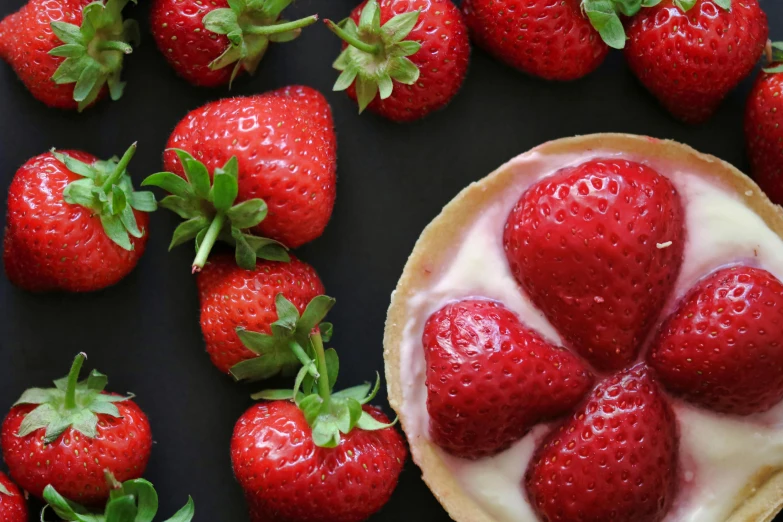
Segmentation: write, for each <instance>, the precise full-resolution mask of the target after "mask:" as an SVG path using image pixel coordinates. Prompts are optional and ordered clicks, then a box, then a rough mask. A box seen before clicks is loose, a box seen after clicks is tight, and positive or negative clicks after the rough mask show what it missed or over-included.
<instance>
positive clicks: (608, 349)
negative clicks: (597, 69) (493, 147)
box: [384, 134, 783, 522]
mask: <svg viewBox="0 0 783 522" xmlns="http://www.w3.org/2000/svg"><path fill="white" fill-rule="evenodd" d="M782 236H783V209H781V208H780V207H777V206H774V205H773V204H771V203H770V202H769V200H768V199H767V197H766V196H765V195H764V194H763V193H762V192H761V191H760V190H759V188H758V187H757V186H756V185H755V184H754V183H753V182H752V181H751V180H750V179H749V178H747V177H746V176H744V175H743V174H742V173H740V172H739V171H738V170H736V169H735V168H733V167H732V166H730V165H728V164H727V163H725V162H722V161H721V160H719V159H717V158H714V157H711V156H707V155H703V154H699V153H698V152H696V151H694V150H693V149H691V148H689V147H686V146H684V145H680V144H678V143H674V142H670V141H661V140H657V139H653V138H646V137H638V136H630V135H621V134H599V135H592V136H583V137H577V138H568V139H563V140H557V141H553V142H550V143H546V144H544V145H542V146H540V147H537V148H535V149H533V150H532V151H530V152H528V153H526V154H523V155H521V156H519V157H517V158H515V159H513V160H512V161H510V162H509V163H507V164H506V165H504V166H502V167H501V168H500V169H498V170H497V171H495V172H494V173H492V174H491V175H489V176H488V177H486V178H484V179H483V180H481V181H479V182H477V183H474V184H472V185H471V186H469V187H468V188H466V189H465V190H464V191H463V192H462V193H460V194H459V195H458V196H457V197H456V198H455V199H454V200H453V201H452V202H451V203H449V205H447V206H446V208H445V209H444V210H443V212H442V213H441V214H440V215H439V216H438V217H437V218H436V219H435V220H434V221H433V222H432V223H431V224H430V225H429V226H428V227H427V228H426V229H425V231H424V232H423V233H422V235H421V237H420V239H419V241H418V243H417V244H416V247H415V248H414V250H413V253H412V254H411V257H410V259H409V261H408V263H407V265H406V267H405V271H404V273H403V275H402V278H401V279H400V282H399V284H398V287H397V289H396V291H395V292H394V295H393V297H392V303H391V308H390V310H389V316H388V320H387V325H386V335H385V340H384V345H385V360H386V372H387V380H388V386H389V398H390V402H391V405H392V406H393V407H394V409H395V410H396V411H397V413H398V414H399V417H400V420H401V423H402V426H403V428H404V430H405V432H406V434H407V436H408V439H409V441H410V445H411V451H412V454H413V457H414V460H415V461H416V463H417V464H418V465H419V466H420V467H421V469H422V472H423V477H424V480H425V481H426V482H427V484H428V485H429V487H430V488H431V489H432V491H433V492H434V494H435V495H436V496H437V498H438V499H439V500H440V502H441V503H442V504H443V506H444V507H445V508H446V510H447V511H448V512H449V514H450V515H451V516H452V518H454V519H455V520H457V521H458V522H490V521H496V522H536V521H545V522H556V521H557V522H608V521H615V522H658V521H665V522H721V521H727V522H768V521H770V520H772V519H773V518H774V516H775V514H776V513H777V512H778V511H780V509H781V507H783V283H781V280H783V239H781V237H782Z"/></svg>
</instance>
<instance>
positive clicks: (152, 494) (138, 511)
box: [41, 470, 195, 522]
mask: <svg viewBox="0 0 783 522" xmlns="http://www.w3.org/2000/svg"><path fill="white" fill-rule="evenodd" d="M105 475H106V481H107V483H108V484H109V486H110V487H111V493H110V495H109V500H108V502H107V503H106V508H105V510H104V512H103V513H102V514H93V513H91V512H90V511H89V510H88V509H87V508H85V507H84V506H80V505H79V504H76V503H75V502H71V501H70V500H68V499H66V498H64V497H63V496H62V495H60V494H59V493H58V492H57V491H56V490H55V489H54V487H52V486H51V485H49V486H46V488H45V489H44V492H43V497H44V500H45V501H46V503H47V505H46V507H44V508H43V510H42V511H41V521H42V522H43V521H45V516H46V510H47V509H49V508H51V510H52V511H54V513H55V514H56V515H57V516H58V517H60V518H61V519H62V520H65V521H74V522H153V520H154V518H155V515H156V514H157V512H158V494H157V492H156V491H155V488H154V487H153V485H152V484H151V483H150V482H148V481H146V480H144V479H134V480H127V481H125V482H123V483H119V482H118V481H117V479H115V478H114V475H112V474H111V473H110V472H109V471H108V470H107V471H105ZM194 514H195V506H194V504H193V499H192V498H190V497H188V502H187V504H185V506H184V507H183V508H182V509H180V510H179V511H177V513H176V514H175V515H174V516H173V517H171V518H169V519H168V520H167V521H165V522H190V521H191V520H193V515H194Z"/></svg>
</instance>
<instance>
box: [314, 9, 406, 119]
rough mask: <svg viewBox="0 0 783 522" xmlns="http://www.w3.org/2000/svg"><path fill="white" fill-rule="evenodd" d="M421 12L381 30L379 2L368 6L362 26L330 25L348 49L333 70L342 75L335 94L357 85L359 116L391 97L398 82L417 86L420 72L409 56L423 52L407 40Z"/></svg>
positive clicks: (347, 22)
mask: <svg viewBox="0 0 783 522" xmlns="http://www.w3.org/2000/svg"><path fill="white" fill-rule="evenodd" d="M419 14H420V11H410V12H407V13H402V14H399V15H397V16H395V17H394V18H392V19H391V20H389V21H388V22H386V23H385V24H383V26H381V10H380V8H379V7H378V2H377V1H376V0H370V1H369V2H367V4H366V5H365V6H364V9H363V10H362V14H361V16H360V18H359V25H358V26H357V25H356V23H355V22H354V21H353V20H352V19H351V18H347V19H345V20H343V21H342V22H340V23H339V24H335V23H334V22H332V21H331V20H325V22H326V25H327V26H328V27H329V29H331V30H332V32H333V33H335V34H336V35H337V36H339V37H340V38H341V39H342V40H343V41H345V42H346V43H347V44H348V46H347V47H346V48H345V49H344V50H343V52H342V53H341V54H340V56H339V57H338V58H337V60H336V61H335V62H334V64H333V67H334V68H335V69H337V70H338V71H341V73H340V76H339V77H338V78H337V82H336V83H335V84H334V90H335V91H343V90H345V89H347V88H348V87H350V86H351V84H353V83H354V82H356V99H357V101H358V102H359V112H362V111H364V109H366V108H367V106H368V105H369V104H370V102H371V101H373V99H375V97H376V96H377V95H379V94H380V97H381V99H382V100H385V99H386V98H388V97H389V96H391V94H392V91H393V90H394V82H395V81H397V82H399V83H402V84H405V85H413V84H414V83H416V81H417V80H418V79H419V68H418V67H417V66H416V64H414V63H413V62H412V61H411V60H410V59H408V56H412V55H414V54H416V53H417V52H419V50H420V49H421V43H419V42H415V41H412V40H406V38H407V37H408V35H409V34H410V33H411V31H413V28H414V27H415V26H416V22H417V21H418V20H419Z"/></svg>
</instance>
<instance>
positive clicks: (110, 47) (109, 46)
mask: <svg viewBox="0 0 783 522" xmlns="http://www.w3.org/2000/svg"><path fill="white" fill-rule="evenodd" d="M96 47H97V49H98V50H99V51H119V52H121V53H123V54H131V53H132V52H133V47H132V46H130V45H128V44H126V43H125V42H120V41H119V40H110V41H107V42H99V43H98V44H97V45H96Z"/></svg>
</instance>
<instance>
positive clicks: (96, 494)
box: [1, 354, 152, 505]
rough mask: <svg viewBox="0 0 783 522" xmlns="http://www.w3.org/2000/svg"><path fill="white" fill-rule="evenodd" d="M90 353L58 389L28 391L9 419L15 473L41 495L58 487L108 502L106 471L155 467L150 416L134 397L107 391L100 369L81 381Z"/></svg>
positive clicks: (5, 434)
mask: <svg viewBox="0 0 783 522" xmlns="http://www.w3.org/2000/svg"><path fill="white" fill-rule="evenodd" d="M85 359H86V356H85V355H84V354H79V355H78V356H77V357H76V359H75V360H74V363H73V366H72V367H71V371H70V373H69V374H68V376H67V377H65V378H63V379H59V380H57V381H55V388H51V389H43V388H31V389H29V390H27V391H26V392H24V393H23V394H22V397H21V398H20V399H19V400H18V401H17V402H16V404H14V406H13V408H11V411H10V412H9V413H8V415H7V416H6V418H5V420H4V421H3V426H2V434H1V437H2V446H3V459H4V460H5V463H6V464H7V465H8V469H9V472H10V475H11V478H13V479H14V481H16V483H17V484H19V486H20V487H21V488H22V489H25V490H26V491H29V492H30V494H32V495H34V496H36V497H39V498H40V497H42V495H43V492H44V488H45V487H46V486H48V485H51V486H52V487H54V488H55V489H56V490H57V491H59V492H60V493H61V494H62V495H63V496H65V497H66V498H68V499H69V500H72V501H74V502H80V503H83V504H88V505H96V504H101V503H103V502H105V501H106V499H107V498H108V497H109V490H110V488H109V486H108V485H107V484H106V481H105V479H104V472H105V471H106V470H108V471H110V472H111V473H113V474H114V475H115V476H116V477H117V479H118V480H129V479H133V478H138V477H141V475H142V474H143V473H144V469H145V468H146V467H147V460H149V456H150V450H151V448H152V436H151V433H150V426H149V422H148V421H147V416H146V415H144V412H142V411H141V409H140V408H139V407H138V406H137V405H136V404H135V403H134V402H133V401H132V400H130V397H122V396H120V395H115V394H110V393H106V392H104V391H103V389H104V388H105V387H106V383H107V379H106V376H105V375H102V374H100V373H98V372H97V371H94V370H93V372H92V373H91V374H90V376H89V378H87V379H86V380H84V381H82V382H78V379H79V372H80V371H81V367H82V364H83V363H84V360H85Z"/></svg>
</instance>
